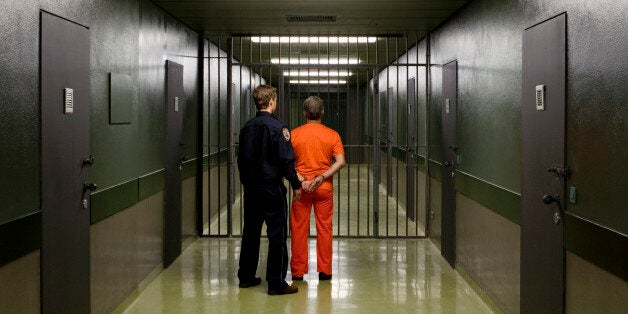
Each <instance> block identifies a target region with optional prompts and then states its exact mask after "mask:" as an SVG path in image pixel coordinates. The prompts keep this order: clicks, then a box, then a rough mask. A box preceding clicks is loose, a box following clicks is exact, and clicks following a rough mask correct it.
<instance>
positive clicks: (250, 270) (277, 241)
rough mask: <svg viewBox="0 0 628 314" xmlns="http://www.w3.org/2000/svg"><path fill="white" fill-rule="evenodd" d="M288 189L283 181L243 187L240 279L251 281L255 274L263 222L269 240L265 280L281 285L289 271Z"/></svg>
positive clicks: (273, 286) (275, 287) (270, 285)
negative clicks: (281, 182) (273, 184)
mask: <svg viewBox="0 0 628 314" xmlns="http://www.w3.org/2000/svg"><path fill="white" fill-rule="evenodd" d="M286 192H287V189H286V187H285V186H284V185H283V184H277V185H275V186H264V187H259V186H257V187H245V188H244V230H243V231H242V249H241V250H240V269H239V270H238V278H239V279H240V282H249V281H251V280H252V279H253V278H254V277H255V272H256V270H257V263H258V260H259V245H260V234H261V232H262V223H264V222H266V234H267V236H268V241H269V243H268V259H267V261H266V281H268V288H269V289H270V290H279V289H281V288H282V284H283V281H284V279H286V273H287V271H288V248H287V246H286V238H287V209H288V206H287V202H286Z"/></svg>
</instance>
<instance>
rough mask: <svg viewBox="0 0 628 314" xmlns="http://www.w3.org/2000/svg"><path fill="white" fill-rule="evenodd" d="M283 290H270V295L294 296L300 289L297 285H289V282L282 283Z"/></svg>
mask: <svg viewBox="0 0 628 314" xmlns="http://www.w3.org/2000/svg"><path fill="white" fill-rule="evenodd" d="M281 286H282V288H281V289H274V288H270V287H269V288H268V295H282V294H293V293H297V292H299V288H298V287H297V286H295V285H289V284H288V283H287V282H285V281H284V282H283V283H282V285H281Z"/></svg>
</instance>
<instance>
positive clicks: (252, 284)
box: [238, 277, 262, 288]
mask: <svg viewBox="0 0 628 314" xmlns="http://www.w3.org/2000/svg"><path fill="white" fill-rule="evenodd" d="M260 283H262V278H260V277H255V278H253V279H251V280H250V281H241V282H240V284H239V285H238V286H239V287H240V288H250V287H255V286H257V285H259V284H260Z"/></svg>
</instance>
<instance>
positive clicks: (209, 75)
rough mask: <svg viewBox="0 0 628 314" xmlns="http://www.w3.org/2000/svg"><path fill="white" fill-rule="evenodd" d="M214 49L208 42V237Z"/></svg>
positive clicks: (210, 191)
mask: <svg viewBox="0 0 628 314" xmlns="http://www.w3.org/2000/svg"><path fill="white" fill-rule="evenodd" d="M211 53H212V49H211V41H210V40H207V235H211V225H212V216H211V213H212V211H211V208H212V204H211V203H212V202H211V196H212V183H211V177H212V176H211V171H212V164H211V160H212V158H211V156H212V131H211V124H212V115H211V112H212V110H211V106H212V103H211V100H212V74H211V73H212V72H211V70H212V66H211V64H212V55H211Z"/></svg>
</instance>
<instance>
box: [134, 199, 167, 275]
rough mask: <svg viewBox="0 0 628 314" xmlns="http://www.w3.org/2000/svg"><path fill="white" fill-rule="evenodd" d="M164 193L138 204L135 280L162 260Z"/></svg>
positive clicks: (149, 271) (147, 273)
mask: <svg viewBox="0 0 628 314" xmlns="http://www.w3.org/2000/svg"><path fill="white" fill-rule="evenodd" d="M163 208H164V194H163V192H159V193H157V194H155V195H153V196H151V197H149V198H147V199H146V200H144V201H142V202H140V203H139V204H138V212H139V214H138V217H140V218H141V219H138V221H137V282H141V281H142V280H144V279H145V278H146V276H148V275H149V274H150V273H151V272H152V271H153V270H155V267H158V266H159V265H161V263H162V260H163V246H164V243H163V234H164V219H163V210H164V209H163Z"/></svg>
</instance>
